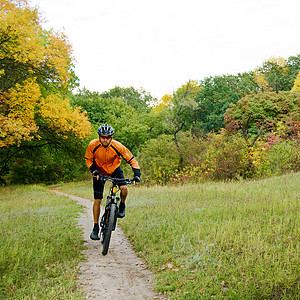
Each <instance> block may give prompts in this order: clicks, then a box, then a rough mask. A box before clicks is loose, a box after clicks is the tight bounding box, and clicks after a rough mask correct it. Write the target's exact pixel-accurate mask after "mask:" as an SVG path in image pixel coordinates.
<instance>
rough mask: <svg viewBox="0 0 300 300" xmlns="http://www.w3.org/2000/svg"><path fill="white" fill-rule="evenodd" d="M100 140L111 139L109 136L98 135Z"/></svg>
mask: <svg viewBox="0 0 300 300" xmlns="http://www.w3.org/2000/svg"><path fill="white" fill-rule="evenodd" d="M100 139H101V140H109V139H111V135H109V136H104V135H100Z"/></svg>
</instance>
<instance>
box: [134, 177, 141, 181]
mask: <svg viewBox="0 0 300 300" xmlns="http://www.w3.org/2000/svg"><path fill="white" fill-rule="evenodd" d="M133 180H134V181H135V182H140V181H141V178H140V177H139V176H134V178H133Z"/></svg>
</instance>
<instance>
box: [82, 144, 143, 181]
mask: <svg viewBox="0 0 300 300" xmlns="http://www.w3.org/2000/svg"><path fill="white" fill-rule="evenodd" d="M121 157H123V158H124V159H125V161H126V162H127V163H129V164H130V165H131V167H132V169H133V171H135V173H136V171H137V172H138V173H139V174H140V167H139V164H138V162H137V160H136V159H135V157H134V156H133V155H132V153H131V152H130V151H129V149H127V148H126V147H125V146H124V145H122V144H121V143H120V142H118V141H116V140H112V141H111V142H110V144H109V145H108V146H107V147H104V146H103V145H102V144H101V143H100V141H99V140H98V139H95V140H92V141H91V142H90V143H89V145H88V147H87V149H86V153H85V163H86V165H87V167H88V168H89V169H90V170H91V171H94V170H98V171H99V172H100V174H102V175H111V174H112V173H113V172H114V171H115V170H116V169H117V168H118V167H119V166H120V165H121Z"/></svg>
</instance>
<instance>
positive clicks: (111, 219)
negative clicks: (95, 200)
mask: <svg viewBox="0 0 300 300" xmlns="http://www.w3.org/2000/svg"><path fill="white" fill-rule="evenodd" d="M99 179H100V180H103V181H110V182H111V183H112V186H111V187H110V193H109V195H108V196H107V201H106V205H105V210H104V214H103V216H102V218H101V222H100V227H101V231H100V240H101V243H102V244H103V248H102V254H103V255H106V254H107V252H108V248H109V243H110V238H111V233H112V232H113V231H114V230H115V229H116V225H117V218H118V210H119V203H120V197H117V192H118V191H119V190H120V189H118V183H120V182H125V183H127V184H133V183H134V180H133V179H128V178H123V179H120V178H113V177H109V176H104V175H100V178H99Z"/></svg>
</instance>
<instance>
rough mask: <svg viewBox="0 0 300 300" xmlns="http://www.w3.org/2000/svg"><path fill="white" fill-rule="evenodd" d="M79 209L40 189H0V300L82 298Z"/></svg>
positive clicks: (34, 187) (81, 245)
mask: <svg viewBox="0 0 300 300" xmlns="http://www.w3.org/2000/svg"><path fill="white" fill-rule="evenodd" d="M79 211H80V207H78V205H76V204H75V203H74V202H73V201H71V200H70V199H68V198H66V197H59V196H56V195H55V194H54V193H52V192H49V191H47V190H46V188H43V187H41V186H17V187H16V186H12V187H6V188H1V198H0V228H1V231H0V240H1V244H0V276H1V283H0V299H79V298H81V295H82V292H81V291H80V290H78V289H77V280H76V273H77V266H78V263H79V262H80V261H81V260H83V255H82V254H81V250H82V249H83V247H84V246H83V241H82V239H81V235H80V233H81V232H80V229H78V228H77V227H76V220H75V217H76V216H78V213H79Z"/></svg>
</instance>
